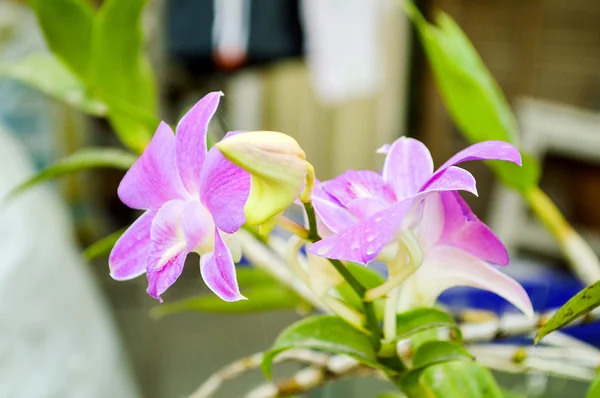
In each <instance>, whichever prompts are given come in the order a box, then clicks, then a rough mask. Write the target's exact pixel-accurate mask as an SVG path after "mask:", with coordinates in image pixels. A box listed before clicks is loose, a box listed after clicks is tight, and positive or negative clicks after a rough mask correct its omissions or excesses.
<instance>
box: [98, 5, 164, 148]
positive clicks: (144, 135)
mask: <svg viewBox="0 0 600 398" xmlns="http://www.w3.org/2000/svg"><path fill="white" fill-rule="evenodd" d="M145 4H146V0H128V1H122V0H105V1H104V2H103V4H102V7H101V8H100V10H99V11H98V13H97V15H96V17H95V19H94V26H93V41H92V43H93V44H92V49H93V50H92V65H91V77H92V82H93V83H94V84H95V86H96V87H97V89H98V90H99V91H100V93H101V96H102V98H103V99H105V101H106V102H107V103H108V105H109V108H110V109H109V117H110V119H111V124H112V126H113V127H114V128H115V129H116V131H117V134H118V136H119V138H120V139H121V140H122V141H123V143H124V144H125V145H127V146H128V147H129V148H132V149H134V150H136V151H140V150H141V149H143V148H144V147H145V146H146V145H147V143H148V142H149V141H150V137H151V136H152V133H153V132H154V129H155V128H156V125H155V126H154V128H152V129H148V126H147V125H146V124H144V123H143V122H140V121H139V120H137V119H136V118H134V117H132V115H131V112H130V111H128V110H124V106H123V104H115V101H116V99H118V100H119V101H120V102H122V103H124V104H127V105H128V107H130V108H131V107H135V108H139V109H140V110H141V111H143V112H147V113H149V114H151V115H153V114H155V112H156V107H157V94H156V87H155V79H154V75H153V72H152V69H151V67H150V64H149V62H148V59H147V58H146V57H145V55H144V52H143V38H142V30H141V15H142V10H143V8H144V6H145Z"/></svg>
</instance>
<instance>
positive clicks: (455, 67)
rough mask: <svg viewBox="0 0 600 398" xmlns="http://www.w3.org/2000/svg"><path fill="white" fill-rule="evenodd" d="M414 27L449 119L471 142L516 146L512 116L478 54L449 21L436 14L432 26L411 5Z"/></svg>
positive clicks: (444, 16) (443, 16) (453, 23)
mask: <svg viewBox="0 0 600 398" xmlns="http://www.w3.org/2000/svg"><path fill="white" fill-rule="evenodd" d="M407 7H408V14H409V16H410V17H411V19H412V20H413V22H414V23H415V25H416V27H417V31H418V32H419V36H420V38H421V42H422V43H423V47H424V48H425V52H426V54H427V57H428V59H429V61H430V63H431V66H432V69H433V72H434V75H435V78H436V81H437V83H438V87H439V89H440V91H441V94H442V97H443V98H444V101H445V103H446V106H447V108H448V111H449V113H450V116H451V117H452V119H453V120H454V122H455V123H456V125H457V126H458V127H459V128H460V130H461V131H462V132H463V133H464V134H465V136H466V137H467V138H468V139H469V140H470V141H472V142H479V141H483V140H502V141H508V142H512V143H516V142H517V139H518V137H517V126H516V121H515V118H514V116H513V113H512V111H511V109H510V107H509V106H508V103H507V102H506V99H505V98H504V95H503V94H502V92H501V90H500V88H499V87H498V85H497V84H496V81H495V80H494V78H493V77H492V75H491V73H490V72H489V70H488V69H487V68H486V66H485V65H484V63H483V61H482V60H481V58H480V57H479V54H477V51H476V50H475V48H474V47H473V45H472V44H471V42H470V41H469V39H468V38H467V36H466V35H465V34H464V32H463V31H462V30H461V29H460V27H459V26H458V25H457V24H456V23H455V22H454V20H452V18H451V17H450V16H449V15H447V14H445V13H443V12H439V13H437V15H436V18H435V22H436V24H437V26H435V25H431V24H429V23H428V22H426V21H425V20H424V19H423V16H422V15H421V14H420V13H419V11H418V10H417V9H416V7H415V6H414V5H413V4H412V3H408V4H407Z"/></svg>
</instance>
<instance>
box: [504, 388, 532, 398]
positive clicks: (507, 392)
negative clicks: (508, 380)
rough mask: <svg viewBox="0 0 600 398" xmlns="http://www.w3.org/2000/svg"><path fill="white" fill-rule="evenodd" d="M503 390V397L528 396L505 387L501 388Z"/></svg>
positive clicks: (524, 397) (523, 397)
mask: <svg viewBox="0 0 600 398" xmlns="http://www.w3.org/2000/svg"><path fill="white" fill-rule="evenodd" d="M501 391H502V398H527V397H526V396H524V395H521V394H517V393H516V392H512V391H508V390H505V389H501Z"/></svg>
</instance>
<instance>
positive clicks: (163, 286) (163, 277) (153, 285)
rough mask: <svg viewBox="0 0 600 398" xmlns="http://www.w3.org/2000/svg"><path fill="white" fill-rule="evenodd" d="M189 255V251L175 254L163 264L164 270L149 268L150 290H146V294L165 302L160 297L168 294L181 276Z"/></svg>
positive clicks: (147, 272)
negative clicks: (169, 289)
mask: <svg viewBox="0 0 600 398" xmlns="http://www.w3.org/2000/svg"><path fill="white" fill-rule="evenodd" d="M187 255H188V252H187V250H181V251H178V252H174V253H173V254H172V256H171V257H169V259H168V260H167V261H166V262H165V263H164V264H163V268H162V269H157V268H148V269H147V270H146V276H147V277H148V288H147V289H146V293H148V294H149V295H150V296H151V297H153V298H155V299H157V300H158V301H159V302H161V303H162V302H163V300H162V298H161V297H160V296H161V295H162V294H163V293H164V292H166V291H167V289H168V288H169V287H171V285H172V284H173V283H175V281H176V280H177V278H179V276H180V275H181V272H182V271H183V266H184V265H185V259H186V257H187Z"/></svg>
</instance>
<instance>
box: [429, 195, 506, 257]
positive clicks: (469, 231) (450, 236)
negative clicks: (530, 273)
mask: <svg viewBox="0 0 600 398" xmlns="http://www.w3.org/2000/svg"><path fill="white" fill-rule="evenodd" d="M440 197H441V201H442V204H443V207H444V219H445V222H444V232H443V235H442V236H441V239H440V244H446V245H452V246H455V247H458V248H460V249H462V250H464V251H466V252H468V253H470V254H472V255H474V256H475V257H477V258H479V259H481V260H484V261H488V262H491V263H494V264H499V265H508V263H509V261H510V260H509V257H508V252H507V251H506V248H505V247H504V245H503V244H502V242H501V241H500V239H498V237H497V236H496V235H495V234H494V232H492V230H491V229H490V228H489V227H488V226H487V225H485V224H484V223H482V222H481V221H480V220H479V219H478V218H477V216H476V215H475V214H473V212H472V211H471V208H470V207H469V205H468V204H467V203H466V202H465V201H464V199H463V198H462V197H461V196H460V195H459V194H458V193H457V192H443V193H441V196H440Z"/></svg>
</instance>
